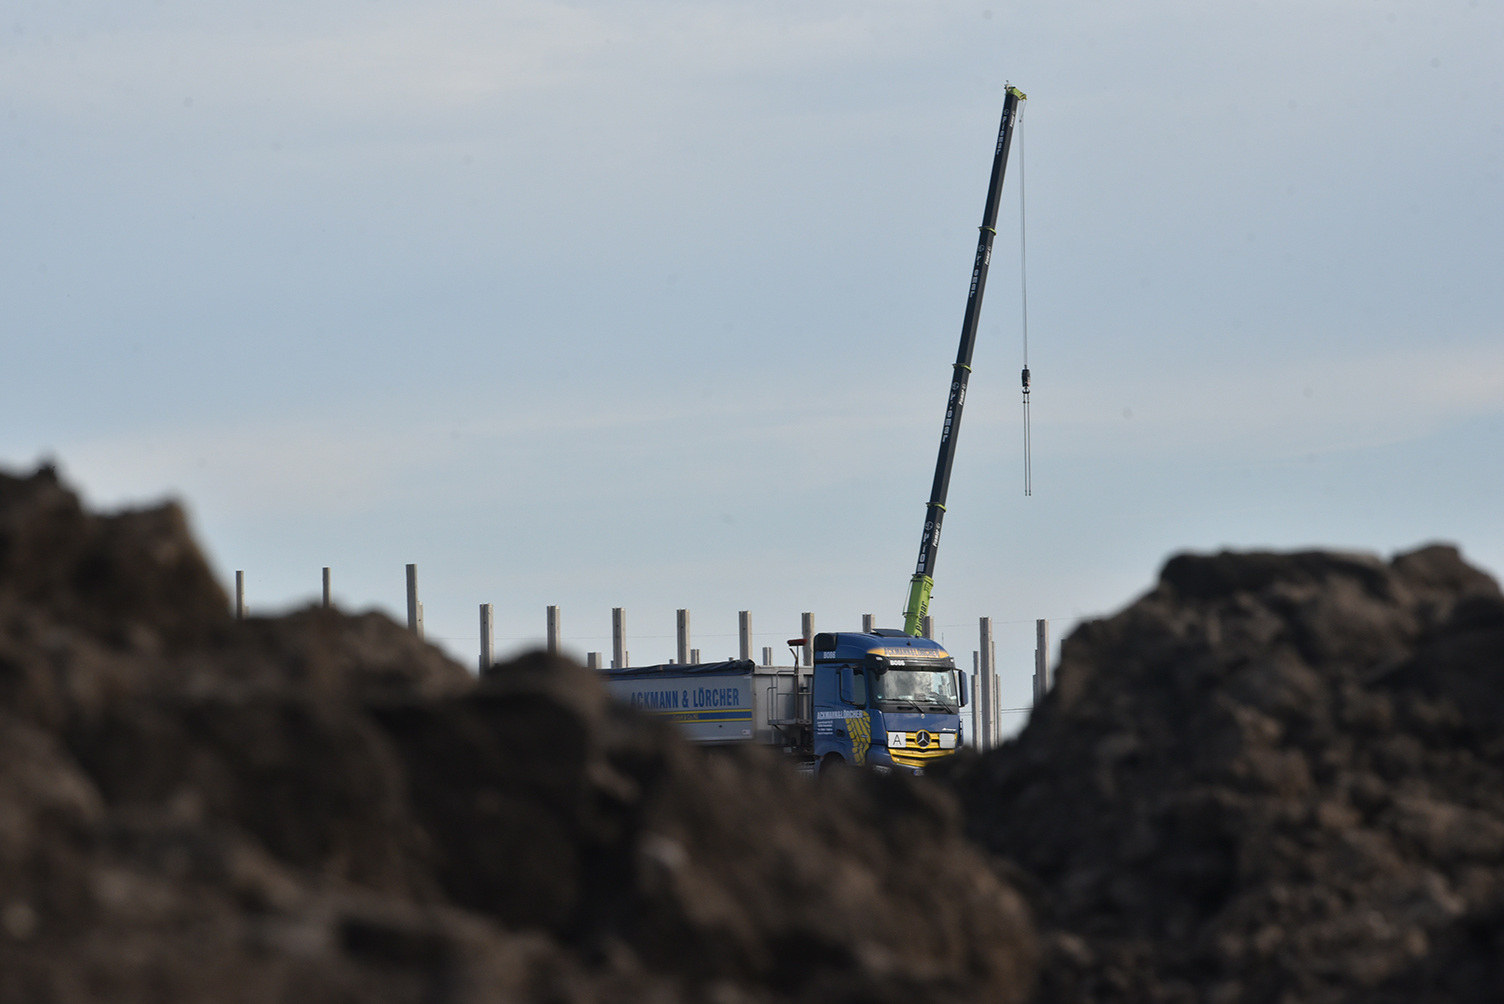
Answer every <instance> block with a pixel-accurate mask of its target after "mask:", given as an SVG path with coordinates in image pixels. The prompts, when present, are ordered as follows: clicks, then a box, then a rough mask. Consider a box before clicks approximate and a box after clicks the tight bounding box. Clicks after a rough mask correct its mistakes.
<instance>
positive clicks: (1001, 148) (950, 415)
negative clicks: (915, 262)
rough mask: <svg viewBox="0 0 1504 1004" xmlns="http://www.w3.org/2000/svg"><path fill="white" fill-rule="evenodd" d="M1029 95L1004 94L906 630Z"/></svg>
mask: <svg viewBox="0 0 1504 1004" xmlns="http://www.w3.org/2000/svg"><path fill="white" fill-rule="evenodd" d="M1024 101H1025V96H1024V93H1023V92H1022V91H1020V90H1019V89H1018V88H1017V87H1009V88H1008V93H1007V96H1006V97H1004V98H1003V121H1002V124H1001V125H1000V126H999V127H998V132H997V150H996V152H995V153H994V154H993V156H992V181H991V182H990V183H989V184H988V186H987V204H986V206H985V207H983V210H982V226H981V227H980V231H981V232H980V234H979V235H978V237H977V257H976V261H975V263H974V264H973V265H972V269H971V289H970V290H969V291H968V292H967V294H966V314H965V315H964V317H963V318H962V320H961V347H960V349H959V350H958V351H957V352H956V363H955V369H954V370H953V375H952V376H951V381H950V399H949V400H948V401H947V402H946V405H945V424H944V425H943V426H941V429H940V456H939V458H938V459H937V460H936V461H935V482H934V484H933V485H932V486H931V487H930V501H929V504H928V506H926V508H925V513H924V538H923V539H922V540H921V541H920V542H919V562H918V564H917V565H916V566H915V567H914V577H913V579H911V580H910V582H909V602H908V605H907V606H906V607H905V608H904V617H903V630H904V633H905V634H910V635H914V636H916V637H917V636H918V635H919V634H920V633H921V631H922V625H923V623H924V617H925V615H926V614H927V613H929V609H930V591H931V590H932V589H934V587H935V577H934V576H935V555H936V553H937V552H938V551H939V550H940V524H941V522H942V521H943V520H944V518H945V496H946V494H947V493H948V492H949V491H950V472H951V467H952V466H954V464H955V460H956V436H957V434H958V433H959V432H960V431H961V409H962V407H963V406H964V405H965V404H966V382H967V380H968V378H969V377H970V376H971V352H972V349H973V348H974V347H975V346H976V341H977V322H978V320H979V318H980V315H981V312H982V292H983V291H984V290H985V289H986V287H987V266H988V265H989V264H991V262H992V240H993V238H994V237H996V236H997V229H996V228H997V204H998V200H999V198H1001V196H1002V194H1003V172H1004V171H1005V170H1007V167H1008V147H1009V145H1010V144H1011V143H1012V142H1013V125H1014V123H1015V122H1016V121H1017V119H1018V112H1019V107H1020V106H1021V105H1022V104H1023V103H1024Z"/></svg>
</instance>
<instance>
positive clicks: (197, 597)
mask: <svg viewBox="0 0 1504 1004" xmlns="http://www.w3.org/2000/svg"><path fill="white" fill-rule="evenodd" d="M960 831H961V817H960V813H959V810H958V808H957V805H956V803H955V801H954V799H953V798H951V797H950V796H949V794H948V793H946V792H944V791H942V790H940V789H938V788H937V787H935V786H933V785H924V784H915V783H913V782H905V781H902V780H898V779H888V780H884V779H877V778H864V777H861V776H852V777H845V778H841V779H837V780H835V781H833V782H831V783H828V784H820V785H813V784H811V783H810V782H809V781H807V780H806V779H803V778H800V777H798V776H796V775H795V774H794V773H793V772H792V770H791V769H790V768H789V767H788V765H787V764H785V763H783V762H782V761H779V760H776V759H774V758H773V757H772V756H771V755H765V754H763V753H762V752H761V751H758V750H742V751H736V752H732V753H729V754H726V755H721V756H710V755H707V754H706V753H705V752H704V751H700V750H696V749H692V748H690V747H688V746H687V745H686V744H685V743H683V742H682V741H681V740H680V739H679V738H678V737H677V736H676V735H675V734H674V733H672V732H671V731H670V730H669V729H667V728H666V727H663V726H658V725H655V724H653V723H650V722H648V721H645V720H643V719H640V718H638V717H635V716H634V715H633V714H632V713H630V712H629V711H627V710H625V709H622V708H618V707H616V706H615V705H612V704H609V703H608V702H607V700H606V698H605V696H604V694H603V692H602V690H601V688H600V687H599V686H598V684H597V682H596V680H595V677H594V675H593V674H591V673H590V672H588V671H587V670H584V669H583V668H581V667H579V666H576V665H572V664H570V663H568V662H565V661H560V660H552V659H549V658H547V657H546V656H543V655H537V656H532V657H528V658H525V659H522V660H521V661H519V662H516V663H512V664H507V665H501V666H497V667H495V668H494V669H493V671H491V672H490V673H488V674H487V675H486V676H485V678H484V679H479V680H477V679H475V678H474V677H473V676H472V675H471V674H469V673H467V672H466V671H465V670H464V669H462V668H461V667H459V666H457V665H455V664H454V663H452V662H451V661H449V660H448V659H446V658H445V657H444V656H443V655H442V654H441V653H439V652H438V651H437V650H436V649H433V648H431V647H429V646H427V645H425V644H423V643H422V642H421V641H420V640H418V639H417V638H415V637H414V636H413V635H412V634H411V633H409V632H408V631H406V630H404V629H403V628H401V627H399V626H397V625H396V624H394V623H392V622H391V621H390V620H388V619H386V618H385V617H382V616H379V615H375V614H366V615H359V616H351V615H348V614H345V613H342V612H339V611H335V610H322V609H310V610H304V611H301V612H297V613H293V614H291V615H289V616H285V617H278V618H269V619H251V620H247V621H243V622H238V621H235V620H233V619H232V618H231V616H230V614H229V605H228V603H227V601H226V597H225V594H224V592H223V591H222V590H221V588H220V587H219V586H218V584H217V583H216V582H215V580H214V578H213V576H212V574H211V573H210V571H209V569H208V568H207V566H206V565H205V563H204V561H203V559H202V557H201V555H200V552H199V550H198V548H197V547H196V546H195V544H194V542H193V540H192V538H191V536H190V535H189V533H188V529H187V525H186V521H185V519H184V516H183V514H182V512H181V511H180V510H179V509H178V508H177V507H175V506H173V505H165V506H161V507H158V508H152V509H145V510H140V511H132V512H123V513H117V514H113V515H96V514H91V513H89V512H86V511H85V510H84V509H83V508H82V507H81V505H80V503H79V501H78V499H77V497H76V496H75V495H74V494H73V493H72V492H70V491H69V490H68V489H67V488H66V487H64V486H63V485H61V484H59V483H58V480H57V478H56V476H55V474H54V473H53V472H52V471H51V470H50V469H45V468H44V469H42V470H40V471H38V472H37V473H35V474H33V475H29V476H25V477H11V476H5V475H0V1002H5V1004H10V1002H16V1004H21V1002H25V1004H47V1002H56V1004H72V1002H101V1004H103V1002H111V1004H134V1002H140V1004H148V1002H150V1004H162V1002H173V1001H195V1002H198V1001H215V1002H218V1001H229V1002H248V1004H249V1002H270V1001H297V1002H311V1004H324V1002H329V1004H333V1002H351V1004H355V1002H360V1004H375V1002H409V1001H411V1002H455V1004H461V1002H464V1004H469V1002H493V1001H495V1002H505V1001H561V1002H595V1001H618V1000H619V1001H663V1002H675V1001H689V1000H694V1001H701V1000H705V1001H716V1002H725V1004H732V1002H739V1001H745V1002H762V1001H766V1002H777V1001H808V1002H816V1001H821V1002H823V1001H851V1002H857V1001H862V1002H884V1001H893V1002H895V1004H896V1002H900V1001H902V1002H905V1004H913V1002H930V1001H933V1002H941V1001H947V1002H948V1001H1005V1002H1006V1001H1022V1000H1023V999H1025V998H1026V997H1027V995H1028V994H1029V992H1030V988H1031V986H1032V983H1033V978H1034V971H1035V948H1034V944H1035V943H1034V939H1033V933H1032V932H1033V927H1032V923H1031V921H1030V919H1029V916H1028V913H1027V910H1026V908H1025V906H1024V904H1023V900H1022V898H1021V897H1020V896H1019V895H1018V894H1017V893H1016V892H1014V891H1013V890H1012V889H1011V888H1010V887H1009V886H1008V885H1007V883H1006V882H1005V881H1004V880H1002V879H1000V878H998V877H997V876H996V875H995V873H994V872H993V871H992V870H991V869H990V868H989V867H988V865H987V864H986V862H985V861H984V858H983V855H982V854H981V853H980V852H979V851H977V850H975V849H974V848H972V847H971V846H970V845H969V844H967V843H966V841H965V840H964V838H963V837H962V836H961V832H960Z"/></svg>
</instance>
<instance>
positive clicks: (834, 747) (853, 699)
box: [814, 664, 872, 765]
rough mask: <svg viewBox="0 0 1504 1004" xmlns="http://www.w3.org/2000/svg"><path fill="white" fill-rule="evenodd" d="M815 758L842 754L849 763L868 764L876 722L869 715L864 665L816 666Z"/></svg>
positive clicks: (842, 757)
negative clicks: (873, 723)
mask: <svg viewBox="0 0 1504 1004" xmlns="http://www.w3.org/2000/svg"><path fill="white" fill-rule="evenodd" d="M814 705H815V706H814V712H815V757H816V758H817V759H824V758H825V757H826V756H829V755H830V754H832V753H835V754H838V755H839V756H840V757H841V759H842V760H844V761H846V762H847V763H849V764H856V765H861V764H865V763H866V762H867V749H868V747H869V746H871V745H872V719H871V717H870V716H869V714H868V712H867V676H866V674H865V673H864V672H863V671H862V667H860V666H852V665H849V664H832V665H826V666H816V667H815V683H814Z"/></svg>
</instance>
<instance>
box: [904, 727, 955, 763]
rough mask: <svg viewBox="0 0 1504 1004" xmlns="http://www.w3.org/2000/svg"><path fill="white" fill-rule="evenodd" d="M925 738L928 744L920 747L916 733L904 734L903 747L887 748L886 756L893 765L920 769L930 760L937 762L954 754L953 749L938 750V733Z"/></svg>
mask: <svg viewBox="0 0 1504 1004" xmlns="http://www.w3.org/2000/svg"><path fill="white" fill-rule="evenodd" d="M926 738H927V739H928V740H929V742H928V743H927V744H926V745H925V746H922V747H921V746H920V745H919V733H918V732H905V733H904V745H902V746H889V747H888V755H889V756H890V757H892V758H893V762H894V763H899V764H903V765H904V766H905V767H922V766H923V765H924V764H926V763H928V762H930V761H932V760H938V759H940V758H941V757H947V756H950V755H951V754H953V753H955V752H956V751H955V750H954V749H948V750H946V749H941V748H940V740H939V734H938V733H935V732H929V733H927V734H926Z"/></svg>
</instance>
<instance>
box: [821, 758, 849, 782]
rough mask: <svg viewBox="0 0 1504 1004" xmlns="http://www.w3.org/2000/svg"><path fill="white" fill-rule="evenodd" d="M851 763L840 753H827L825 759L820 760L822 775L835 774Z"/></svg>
mask: <svg viewBox="0 0 1504 1004" xmlns="http://www.w3.org/2000/svg"><path fill="white" fill-rule="evenodd" d="M850 766H851V765H850V764H849V763H847V762H846V760H845V759H844V758H843V757H842V756H841V754H839V753H827V754H825V759H823V760H821V761H820V776H821V777H824V776H825V775H826V774H827V773H829V774H832V775H835V774H839V773H841V772H842V771H845V770H846V769H847V768H849V767H850Z"/></svg>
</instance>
